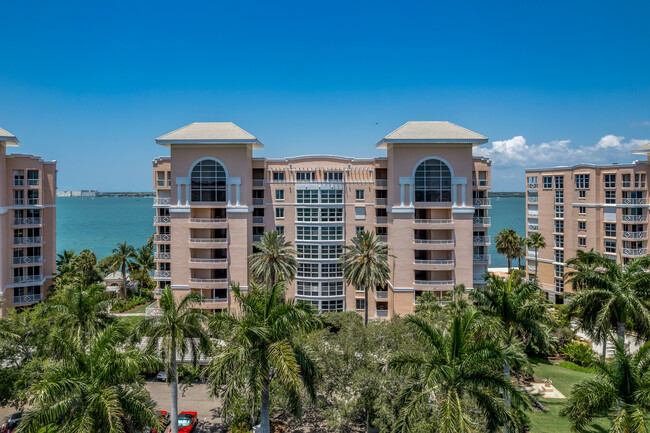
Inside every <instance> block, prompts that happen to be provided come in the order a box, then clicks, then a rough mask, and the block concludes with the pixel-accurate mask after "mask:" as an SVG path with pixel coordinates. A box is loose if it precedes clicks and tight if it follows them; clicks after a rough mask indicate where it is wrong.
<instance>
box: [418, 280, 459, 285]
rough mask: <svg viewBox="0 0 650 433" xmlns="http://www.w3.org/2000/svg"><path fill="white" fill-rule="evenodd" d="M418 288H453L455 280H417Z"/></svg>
mask: <svg viewBox="0 0 650 433" xmlns="http://www.w3.org/2000/svg"><path fill="white" fill-rule="evenodd" d="M414 284H415V285H416V286H453V285H454V280H415V281H414Z"/></svg>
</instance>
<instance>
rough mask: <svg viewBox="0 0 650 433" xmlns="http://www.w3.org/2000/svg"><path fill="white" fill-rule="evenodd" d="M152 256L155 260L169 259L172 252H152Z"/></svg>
mask: <svg viewBox="0 0 650 433" xmlns="http://www.w3.org/2000/svg"><path fill="white" fill-rule="evenodd" d="M153 258H154V259H156V260H171V258H172V253H154V255H153Z"/></svg>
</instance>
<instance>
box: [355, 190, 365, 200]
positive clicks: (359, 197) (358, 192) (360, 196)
mask: <svg viewBox="0 0 650 433" xmlns="http://www.w3.org/2000/svg"><path fill="white" fill-rule="evenodd" d="M355 195H356V199H357V200H363V199H364V198H365V196H366V194H365V191H364V190H362V189H358V190H356V191H355Z"/></svg>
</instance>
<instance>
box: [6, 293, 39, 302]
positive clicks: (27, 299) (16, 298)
mask: <svg viewBox="0 0 650 433" xmlns="http://www.w3.org/2000/svg"><path fill="white" fill-rule="evenodd" d="M42 299H43V295H41V294H40V293H35V294H33V295H20V296H14V297H13V298H12V300H11V303H12V305H26V304H33V303H35V302H40V301H41V300H42Z"/></svg>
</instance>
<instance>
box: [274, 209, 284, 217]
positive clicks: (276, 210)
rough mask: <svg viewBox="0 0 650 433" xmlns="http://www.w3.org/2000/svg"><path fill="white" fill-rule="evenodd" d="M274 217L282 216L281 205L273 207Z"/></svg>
mask: <svg viewBox="0 0 650 433" xmlns="http://www.w3.org/2000/svg"><path fill="white" fill-rule="evenodd" d="M275 217H276V218H284V208H283V207H276V208H275Z"/></svg>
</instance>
